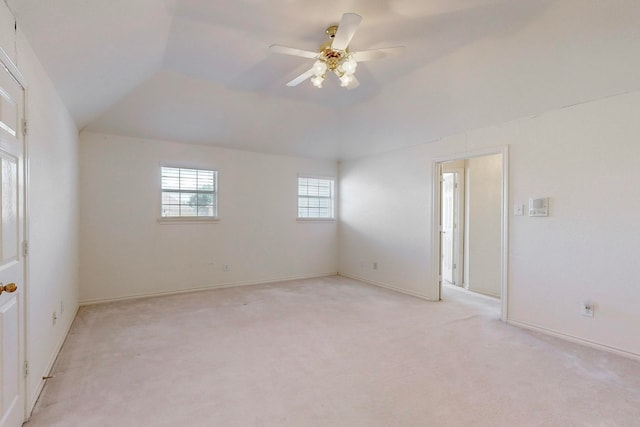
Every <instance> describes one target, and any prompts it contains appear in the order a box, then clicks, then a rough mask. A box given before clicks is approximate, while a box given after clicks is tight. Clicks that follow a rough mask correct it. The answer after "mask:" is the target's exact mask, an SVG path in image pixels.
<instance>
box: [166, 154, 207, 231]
mask: <svg viewBox="0 0 640 427" xmlns="http://www.w3.org/2000/svg"><path fill="white" fill-rule="evenodd" d="M203 187H204V188H203ZM169 198H173V199H175V200H174V202H175V203H167V199H169ZM203 198H204V200H206V201H207V202H208V203H211V205H208V204H206V205H200V204H199V203H200V201H201V200H202V199H203ZM187 199H188V200H189V201H188V202H187V201H186V200H187ZM192 203H195V206H194V205H193V204H192ZM170 209H172V210H173V212H171V211H170ZM176 209H177V214H176V212H175V210H176ZM217 220H218V171H216V170H214V169H205V168H199V167H183V166H172V165H160V219H159V221H161V222H190V221H192V222H207V221H217Z"/></svg>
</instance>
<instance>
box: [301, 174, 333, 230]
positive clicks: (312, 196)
mask: <svg viewBox="0 0 640 427" xmlns="http://www.w3.org/2000/svg"><path fill="white" fill-rule="evenodd" d="M297 193H298V203H297V205H298V215H297V219H298V220H299V221H334V220H335V217H336V206H335V205H336V202H335V200H336V179H335V177H330V176H316V175H298V191H297ZM305 210H306V213H305ZM326 210H328V213H327V214H326V215H323V214H322V211H326Z"/></svg>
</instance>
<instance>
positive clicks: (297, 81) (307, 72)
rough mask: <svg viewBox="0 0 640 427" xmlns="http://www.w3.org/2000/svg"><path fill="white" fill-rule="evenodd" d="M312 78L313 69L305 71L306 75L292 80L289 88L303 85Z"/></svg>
mask: <svg viewBox="0 0 640 427" xmlns="http://www.w3.org/2000/svg"><path fill="white" fill-rule="evenodd" d="M311 76H313V68H311V69H309V70H307V71H305V72H304V73H302V74H300V75H299V76H298V77H296V78H295V79H293V80H291V81H290V82H289V83H287V86H290V87H293V86H298V85H299V84H300V83H302V82H303V81H305V80H307V79H308V78H309V77H311Z"/></svg>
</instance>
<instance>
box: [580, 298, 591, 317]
mask: <svg viewBox="0 0 640 427" xmlns="http://www.w3.org/2000/svg"><path fill="white" fill-rule="evenodd" d="M593 310H594V308H593V303H592V302H591V301H587V300H585V301H582V306H581V307H580V313H581V314H582V315H583V316H585V317H593Z"/></svg>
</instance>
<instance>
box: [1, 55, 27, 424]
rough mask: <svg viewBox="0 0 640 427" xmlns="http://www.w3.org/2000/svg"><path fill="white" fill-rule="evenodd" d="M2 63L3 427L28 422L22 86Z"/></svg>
mask: <svg viewBox="0 0 640 427" xmlns="http://www.w3.org/2000/svg"><path fill="white" fill-rule="evenodd" d="M1 65H2V64H1V63H0V290H1V291H2V292H1V293H0V344H1V345H2V347H0V427H17V426H21V425H22V422H23V421H24V414H25V411H24V375H23V372H24V371H23V360H24V355H23V349H24V344H23V337H24V332H23V331H24V300H23V296H24V293H23V292H24V259H23V257H22V253H21V246H22V241H23V233H24V193H23V190H24V157H23V155H24V148H23V145H22V138H21V137H20V131H19V130H20V129H21V125H20V123H21V112H22V99H23V98H22V96H23V91H22V88H21V86H20V85H19V84H18V83H17V82H16V81H15V80H14V79H13V77H12V76H11V75H10V74H9V72H8V71H7V70H6V69H5V68H4V67H2V66H1Z"/></svg>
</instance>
